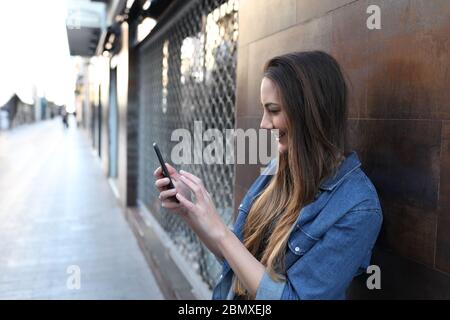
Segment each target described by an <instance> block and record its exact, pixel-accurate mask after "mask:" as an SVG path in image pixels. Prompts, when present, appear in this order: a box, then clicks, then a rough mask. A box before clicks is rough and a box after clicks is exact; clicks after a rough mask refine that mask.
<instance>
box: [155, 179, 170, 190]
mask: <svg viewBox="0 0 450 320" xmlns="http://www.w3.org/2000/svg"><path fill="white" fill-rule="evenodd" d="M169 183H170V180H169V178H161V179H158V180H156V181H155V186H156V187H157V188H158V190H159V191H162V190H165V187H166V186H167V185H168V184H169Z"/></svg>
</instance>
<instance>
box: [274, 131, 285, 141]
mask: <svg viewBox="0 0 450 320" xmlns="http://www.w3.org/2000/svg"><path fill="white" fill-rule="evenodd" d="M285 135H286V133H284V132H283V131H279V133H278V135H277V136H276V139H277V140H280V139H281V138H283V137H284V136H285Z"/></svg>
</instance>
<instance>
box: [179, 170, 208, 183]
mask: <svg viewBox="0 0 450 320" xmlns="http://www.w3.org/2000/svg"><path fill="white" fill-rule="evenodd" d="M180 173H181V175H183V176H185V177H186V178H188V179H189V180H191V181H192V182H194V183H195V184H198V185H200V186H203V182H202V180H201V179H200V178H199V177H197V176H195V175H193V174H192V173H190V172H187V171H184V170H180Z"/></svg>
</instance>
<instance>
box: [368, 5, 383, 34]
mask: <svg viewBox="0 0 450 320" xmlns="http://www.w3.org/2000/svg"><path fill="white" fill-rule="evenodd" d="M366 12H367V13H369V14H370V16H369V17H368V18H367V22H366V25H367V29H369V30H380V29H381V9H380V7H379V6H377V5H375V4H372V5H370V6H368V7H367V10H366Z"/></svg>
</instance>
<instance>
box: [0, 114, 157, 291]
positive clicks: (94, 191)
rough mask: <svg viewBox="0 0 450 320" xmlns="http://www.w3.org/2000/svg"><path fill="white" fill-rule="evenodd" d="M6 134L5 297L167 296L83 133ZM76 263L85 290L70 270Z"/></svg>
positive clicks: (49, 126)
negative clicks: (72, 280)
mask: <svg viewBox="0 0 450 320" xmlns="http://www.w3.org/2000/svg"><path fill="white" fill-rule="evenodd" d="M69 121H70V124H71V125H72V126H69V128H68V129H66V128H64V127H63V124H62V121H61V119H60V117H58V118H55V119H53V120H49V121H46V122H40V123H36V124H34V125H30V126H23V127H20V128H17V129H16V130H14V131H9V132H2V133H1V134H0V150H1V152H0V167H1V168H2V170H1V171H0V204H1V210H0V252H1V254H0V299H162V298H163V296H162V294H161V292H160V291H159V288H158V285H157V284H156V282H155V279H154V277H153V275H152V273H151V271H150V269H149V268H148V266H147V264H146V262H145V259H144V257H143V255H142V253H141V251H140V249H139V247H138V245H137V243H136V241H135V239H134V237H133V234H132V232H131V230H130V228H129V227H128V225H127V222H126V221H125V219H124V216H123V213H122V210H121V208H120V205H119V203H118V201H117V198H116V197H115V196H114V194H113V191H112V189H111V188H110V186H109V184H108V180H107V178H106V177H105V176H104V175H103V174H102V170H101V167H100V163H99V161H98V160H97V159H96V157H95V155H94V154H93V152H92V149H91V147H90V146H89V144H88V143H87V139H86V135H85V133H84V132H83V131H79V130H77V128H76V127H75V126H76V125H75V119H73V118H72V117H71V118H70V120H69ZM72 265H75V266H78V267H79V270H80V288H79V289H70V288H68V286H67V281H68V279H69V277H70V275H71V273H70V270H69V273H68V272H67V271H68V268H69V267H70V266H72Z"/></svg>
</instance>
